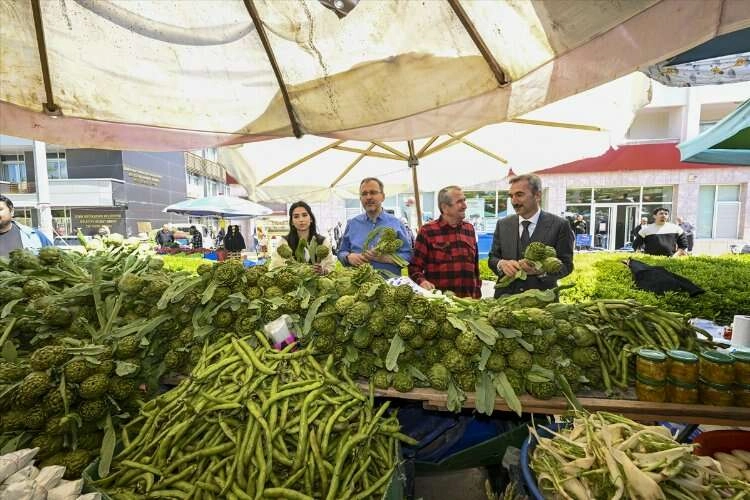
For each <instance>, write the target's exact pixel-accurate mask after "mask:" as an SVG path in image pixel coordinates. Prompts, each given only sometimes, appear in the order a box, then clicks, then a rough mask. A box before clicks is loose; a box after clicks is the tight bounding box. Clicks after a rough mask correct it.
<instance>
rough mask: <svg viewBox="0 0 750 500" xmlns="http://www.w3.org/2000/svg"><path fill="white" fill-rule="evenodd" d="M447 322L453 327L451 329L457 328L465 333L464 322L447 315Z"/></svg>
mask: <svg viewBox="0 0 750 500" xmlns="http://www.w3.org/2000/svg"><path fill="white" fill-rule="evenodd" d="M448 322H449V323H450V324H451V325H453V328H457V329H459V330H461V331H462V332H465V331H466V330H467V329H468V327H467V326H466V323H464V320H462V319H461V318H457V317H455V316H453V315H448Z"/></svg>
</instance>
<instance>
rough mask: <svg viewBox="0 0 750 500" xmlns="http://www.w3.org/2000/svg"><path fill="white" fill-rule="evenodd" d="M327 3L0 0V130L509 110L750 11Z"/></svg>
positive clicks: (634, 63)
mask: <svg viewBox="0 0 750 500" xmlns="http://www.w3.org/2000/svg"><path fill="white" fill-rule="evenodd" d="M324 3H326V2H319V1H317V0H303V1H299V2H279V1H271V0H185V1H181V2H162V1H148V0H144V1H139V2H132V1H122V0H121V1H112V2H100V1H96V0H70V1H66V2H59V1H51V0H31V1H29V2H26V1H18V2H2V3H0V75H1V76H2V81H1V82H0V83H2V84H1V85H0V133H3V134H9V135H15V136H21V137H28V138H33V139H37V140H44V141H46V142H49V143H54V144H64V145H66V146H68V147H98V148H103V149H136V150H149V151H151V150H157V151H164V150H190V149H197V148H201V147H208V146H216V145H229V144H237V143H243V142H250V141H258V140H264V139H269V138H273V137H289V136H300V135H301V134H315V135H322V136H327V137H331V138H333V139H350V140H364V141H371V140H383V141H386V140H388V141H395V140H411V139H416V138H423V137H432V136H436V135H440V134H447V133H453V132H455V131H457V130H469V129H475V128H477V127H481V126H484V125H486V124H489V123H497V122H502V121H505V120H508V119H512V118H516V117H518V116H521V115H523V114H525V113H528V112H529V111H532V110H534V109H536V108H539V107H542V106H544V105H545V104H548V103H551V102H555V101H557V100H560V99H562V98H565V97H567V96H570V95H574V94H577V93H579V92H582V91H584V90H586V89H589V88H592V87H595V86H597V85H600V84H602V83H604V82H607V81H611V80H613V79H615V78H617V77H619V76H622V75H625V74H628V73H630V72H632V71H635V70H638V69H640V68H643V67H647V66H649V65H652V64H655V63H657V62H659V61H663V60H665V59H667V58H669V57H672V56H674V55H676V54H679V53H681V52H684V51H685V50H688V49H690V48H692V47H694V46H696V45H699V44H700V43H703V42H705V41H707V40H710V39H711V38H714V37H716V36H717V35H721V34H724V33H729V32H733V31H736V30H739V29H744V28H747V27H750V2H746V1H743V0H705V1H699V2H685V1H682V0H631V1H628V2H610V1H607V0H590V1H585V2H578V1H561V0H546V1H545V0H539V1H531V0H526V1H518V2H485V1H472V0H446V1H431V2H413V1H408V0H380V1H362V2H359V3H358V4H357V5H356V6H355V7H354V8H353V9H352V10H351V11H349V12H348V13H347V15H346V16H345V17H339V15H340V14H341V13H340V12H339V13H337V12H334V11H333V10H332V9H331V8H329V7H326V6H325V5H324ZM327 3H330V2H327ZM337 14H339V15H337Z"/></svg>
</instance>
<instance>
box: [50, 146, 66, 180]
mask: <svg viewBox="0 0 750 500" xmlns="http://www.w3.org/2000/svg"><path fill="white" fill-rule="evenodd" d="M47 177H49V178H50V179H67V178H68V162H67V160H66V159H65V151H57V152H53V153H47Z"/></svg>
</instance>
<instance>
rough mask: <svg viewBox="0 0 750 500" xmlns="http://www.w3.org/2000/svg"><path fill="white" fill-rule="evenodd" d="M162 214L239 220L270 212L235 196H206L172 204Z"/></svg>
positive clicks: (268, 209)
mask: <svg viewBox="0 0 750 500" xmlns="http://www.w3.org/2000/svg"><path fill="white" fill-rule="evenodd" d="M163 211H164V212H168V213H175V214H181V215H192V216H194V217H221V218H231V219H241V218H247V217H261V216H264V215H270V214H271V213H272V210H271V209H270V208H268V207H264V206H263V205H260V204H258V203H254V202H252V201H248V200H245V199H242V198H237V197H235V196H223V195H221V196H206V197H204V198H195V199H190V200H184V201H180V202H178V203H173V204H171V205H169V206H167V207H165V208H164V210H163Z"/></svg>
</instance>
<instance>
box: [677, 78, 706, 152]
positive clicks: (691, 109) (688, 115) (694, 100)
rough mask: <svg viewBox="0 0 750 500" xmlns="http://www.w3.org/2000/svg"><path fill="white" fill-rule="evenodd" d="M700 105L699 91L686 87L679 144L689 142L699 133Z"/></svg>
mask: <svg viewBox="0 0 750 500" xmlns="http://www.w3.org/2000/svg"><path fill="white" fill-rule="evenodd" d="M700 124H701V103H700V99H699V89H697V88H695V87H688V89H687V99H686V103H685V107H684V108H682V130H680V142H685V141H689V140H690V139H692V138H693V137H695V136H697V135H698V134H699V133H700Z"/></svg>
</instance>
